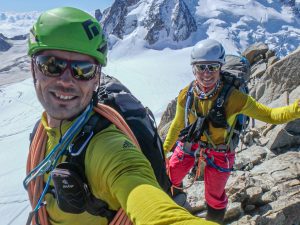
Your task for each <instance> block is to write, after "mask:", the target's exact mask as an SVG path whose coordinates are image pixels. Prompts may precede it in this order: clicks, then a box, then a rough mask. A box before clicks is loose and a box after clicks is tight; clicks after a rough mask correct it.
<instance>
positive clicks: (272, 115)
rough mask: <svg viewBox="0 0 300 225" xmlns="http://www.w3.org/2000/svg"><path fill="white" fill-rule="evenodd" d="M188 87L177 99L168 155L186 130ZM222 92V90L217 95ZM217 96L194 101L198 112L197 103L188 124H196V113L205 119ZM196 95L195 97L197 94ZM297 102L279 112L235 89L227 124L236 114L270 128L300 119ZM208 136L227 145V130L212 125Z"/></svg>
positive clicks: (165, 146) (278, 109)
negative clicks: (260, 122)
mask: <svg viewBox="0 0 300 225" xmlns="http://www.w3.org/2000/svg"><path fill="white" fill-rule="evenodd" d="M188 88H189V85H188V86H186V87H185V88H184V89H182V90H181V91H180V93H179V95H178V99H177V106H176V114H175V118H174V120H173V121H172V124H171V126H170V129H169V131H168V134H167V137H166V140H165V142H164V151H165V153H167V152H169V151H170V150H171V149H172V147H173V146H174V144H175V143H176V141H177V138H178V135H179V133H180V131H181V130H182V129H183V128H184V109H185V103H186V99H187V92H188ZM220 91H221V88H220V89H219V91H218V93H219V92H220ZM218 93H217V94H216V95H215V96H213V97H212V98H209V99H206V100H200V99H199V98H197V97H195V98H194V99H195V101H198V108H197V109H195V101H194V103H193V105H192V112H191V113H190V114H189V121H190V122H191V123H193V122H194V121H195V120H196V118H197V116H196V112H198V113H200V114H201V115H203V116H206V115H207V114H208V112H209V110H210V109H211V107H212V106H213V103H214V101H215V100H216V98H217V97H218ZM194 95H195V93H194ZM298 101H299V100H297V101H296V102H295V103H294V104H292V105H289V106H285V107H280V108H269V107H267V106H265V105H263V104H261V103H259V102H257V101H255V99H253V98H252V97H251V96H249V95H246V94H244V93H242V92H240V91H238V90H236V89H234V90H233V91H232V92H231V94H230V96H229V97H228V100H227V103H226V105H225V115H226V120H227V122H228V124H229V126H231V125H232V124H233V122H234V119H235V117H236V115H237V114H244V115H247V116H249V117H252V118H255V119H258V120H261V121H264V122H266V123H271V124H281V123H286V122H288V121H291V120H294V119H296V118H300V108H299V107H298ZM208 126H209V127H208V130H209V132H208V133H209V135H210V138H211V139H212V141H213V143H214V144H216V145H218V144H224V140H225V138H226V136H227V134H228V132H227V130H226V129H224V128H215V127H213V126H212V124H211V123H209V125H208ZM201 140H202V141H204V142H207V138H206V137H205V136H202V137H201Z"/></svg>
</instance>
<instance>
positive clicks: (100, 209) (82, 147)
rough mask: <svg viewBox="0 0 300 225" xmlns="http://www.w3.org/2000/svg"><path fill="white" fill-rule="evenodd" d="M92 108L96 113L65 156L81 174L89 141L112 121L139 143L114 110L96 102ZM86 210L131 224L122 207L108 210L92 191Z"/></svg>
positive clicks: (135, 142)
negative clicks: (120, 218)
mask: <svg viewBox="0 0 300 225" xmlns="http://www.w3.org/2000/svg"><path fill="white" fill-rule="evenodd" d="M94 110H95V111H96V112H97V113H95V114H94V115H92V116H91V118H90V119H89V120H88V122H87V123H86V125H85V126H84V127H83V129H82V131H81V133H80V134H79V135H78V136H77V137H76V139H75V140H74V142H73V143H72V144H71V145H70V149H69V150H70V152H71V155H69V156H68V157H69V158H67V161H70V162H73V163H76V164H77V165H78V166H79V167H80V169H81V171H82V172H83V173H82V174H85V173H84V171H85V166H84V160H85V152H86V149H87V146H88V143H89V141H90V140H91V138H92V137H93V136H94V135H95V134H97V133H99V132H101V131H102V130H104V129H105V128H107V127H108V126H109V125H110V124H112V123H113V124H115V125H116V126H117V128H118V129H120V130H121V131H122V132H123V133H124V134H125V135H127V136H128V137H129V138H130V139H131V140H132V142H133V143H134V144H136V145H137V146H138V147H139V144H138V142H137V140H136V138H135V136H134V134H133V133H132V131H131V129H130V128H129V126H128V125H127V123H126V121H125V120H124V119H123V118H122V117H121V116H120V114H119V113H118V112H117V111H116V110H114V109H112V108H111V107H109V106H106V105H103V104H98V105H97V107H95V108H94ZM107 117H108V118H107ZM72 153H73V154H72ZM84 179H85V182H86V183H87V184H88V182H87V179H86V177H84ZM87 211H88V212H89V213H90V214H92V215H100V216H102V217H106V218H108V220H109V221H112V222H111V223H110V224H118V221H119V219H117V218H119V217H122V218H123V220H124V219H125V220H126V222H127V224H128V225H130V224H131V222H130V220H129V218H128V217H127V215H126V213H125V212H124V211H123V209H119V211H118V212H117V213H116V211H114V210H110V209H109V206H108V204H107V203H106V202H105V201H103V200H101V199H98V198H96V197H95V196H94V195H93V194H92V193H90V199H89V200H88V204H87Z"/></svg>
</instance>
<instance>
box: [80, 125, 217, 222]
mask: <svg viewBox="0 0 300 225" xmlns="http://www.w3.org/2000/svg"><path fill="white" fill-rule="evenodd" d="M89 148H90V149H88V152H87V155H86V159H85V162H86V164H87V165H88V167H87V168H86V174H87V178H88V181H89V184H90V186H91V189H92V192H93V194H94V195H95V196H96V197H98V198H100V199H102V200H104V201H106V202H107V203H108V204H109V206H110V207H111V208H112V209H118V208H119V207H120V206H121V207H122V208H123V209H124V210H125V211H126V213H127V214H128V215H129V216H130V219H131V220H132V221H133V222H134V223H135V224H199V225H200V224H214V223H209V222H206V221H204V220H202V219H200V218H197V217H194V216H192V215H191V214H190V213H189V212H188V211H186V210H185V209H183V208H181V207H179V206H178V205H176V204H175V203H174V202H173V200H172V199H171V198H170V197H169V196H168V195H167V194H165V193H164V192H163V191H162V190H161V189H160V187H159V185H158V183H157V181H156V178H155V175H154V172H153V170H152V168H151V165H150V163H149V161H148V160H147V159H146V158H145V156H144V155H143V154H142V153H141V151H139V150H138V149H137V148H136V147H135V146H134V145H133V144H132V143H131V141H130V140H129V139H128V138H127V137H126V136H124V135H123V134H122V133H120V132H119V131H118V130H117V129H116V128H115V126H113V125H112V126H110V128H107V129H106V130H104V131H102V132H101V133H100V134H97V135H96V136H95V137H94V138H93V140H92V141H91V143H90V145H89Z"/></svg>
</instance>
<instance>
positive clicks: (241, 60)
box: [180, 55, 251, 150]
mask: <svg viewBox="0 0 300 225" xmlns="http://www.w3.org/2000/svg"><path fill="white" fill-rule="evenodd" d="M250 73H251V69H250V63H249V62H248V60H247V59H246V58H245V57H243V56H236V55H226V56H225V64H224V65H223V66H222V71H221V73H220V74H221V81H222V82H223V84H224V85H223V88H222V90H221V91H220V93H219V95H218V97H217V99H216V100H215V102H214V103H213V106H212V108H211V109H210V111H209V113H208V115H207V117H206V119H207V120H209V121H210V122H211V123H212V125H213V126H214V127H217V128H225V129H228V130H229V133H228V135H227V137H226V139H225V144H226V145H227V146H230V149H231V150H233V149H235V148H236V147H237V145H238V143H239V139H240V135H241V134H242V133H244V131H245V130H246V128H247V127H248V125H249V120H250V119H249V117H248V116H245V115H243V114H239V115H237V117H236V119H235V122H234V124H233V126H232V127H231V128H230V127H229V125H228V124H227V121H226V116H225V108H224V105H225V104H226V102H227V99H228V96H229V95H230V93H231V91H232V90H233V88H236V89H238V90H240V91H241V92H243V93H246V94H248V93H249V89H248V87H247V81H248V80H249V77H250ZM193 102H194V94H193V82H192V83H191V84H190V86H189V89H188V92H187V101H186V105H185V129H184V130H183V131H182V132H181V134H182V135H180V136H183V135H187V134H188V133H189V134H188V139H190V137H191V136H195V134H193V132H192V133H191V130H190V127H193V126H191V125H190V124H189V121H188V115H189V112H190V111H191V107H192V105H193ZM203 124H205V123H203ZM203 131H204V129H202V128H201V132H203ZM198 133H199V132H198ZM212 144H213V143H212Z"/></svg>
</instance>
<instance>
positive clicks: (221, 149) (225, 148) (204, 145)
mask: <svg viewBox="0 0 300 225" xmlns="http://www.w3.org/2000/svg"><path fill="white" fill-rule="evenodd" d="M200 146H201V148H210V149H213V150H214V151H216V152H228V151H230V149H229V147H228V146H227V145H225V144H219V145H216V147H214V146H213V145H212V144H210V143H205V142H200Z"/></svg>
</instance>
